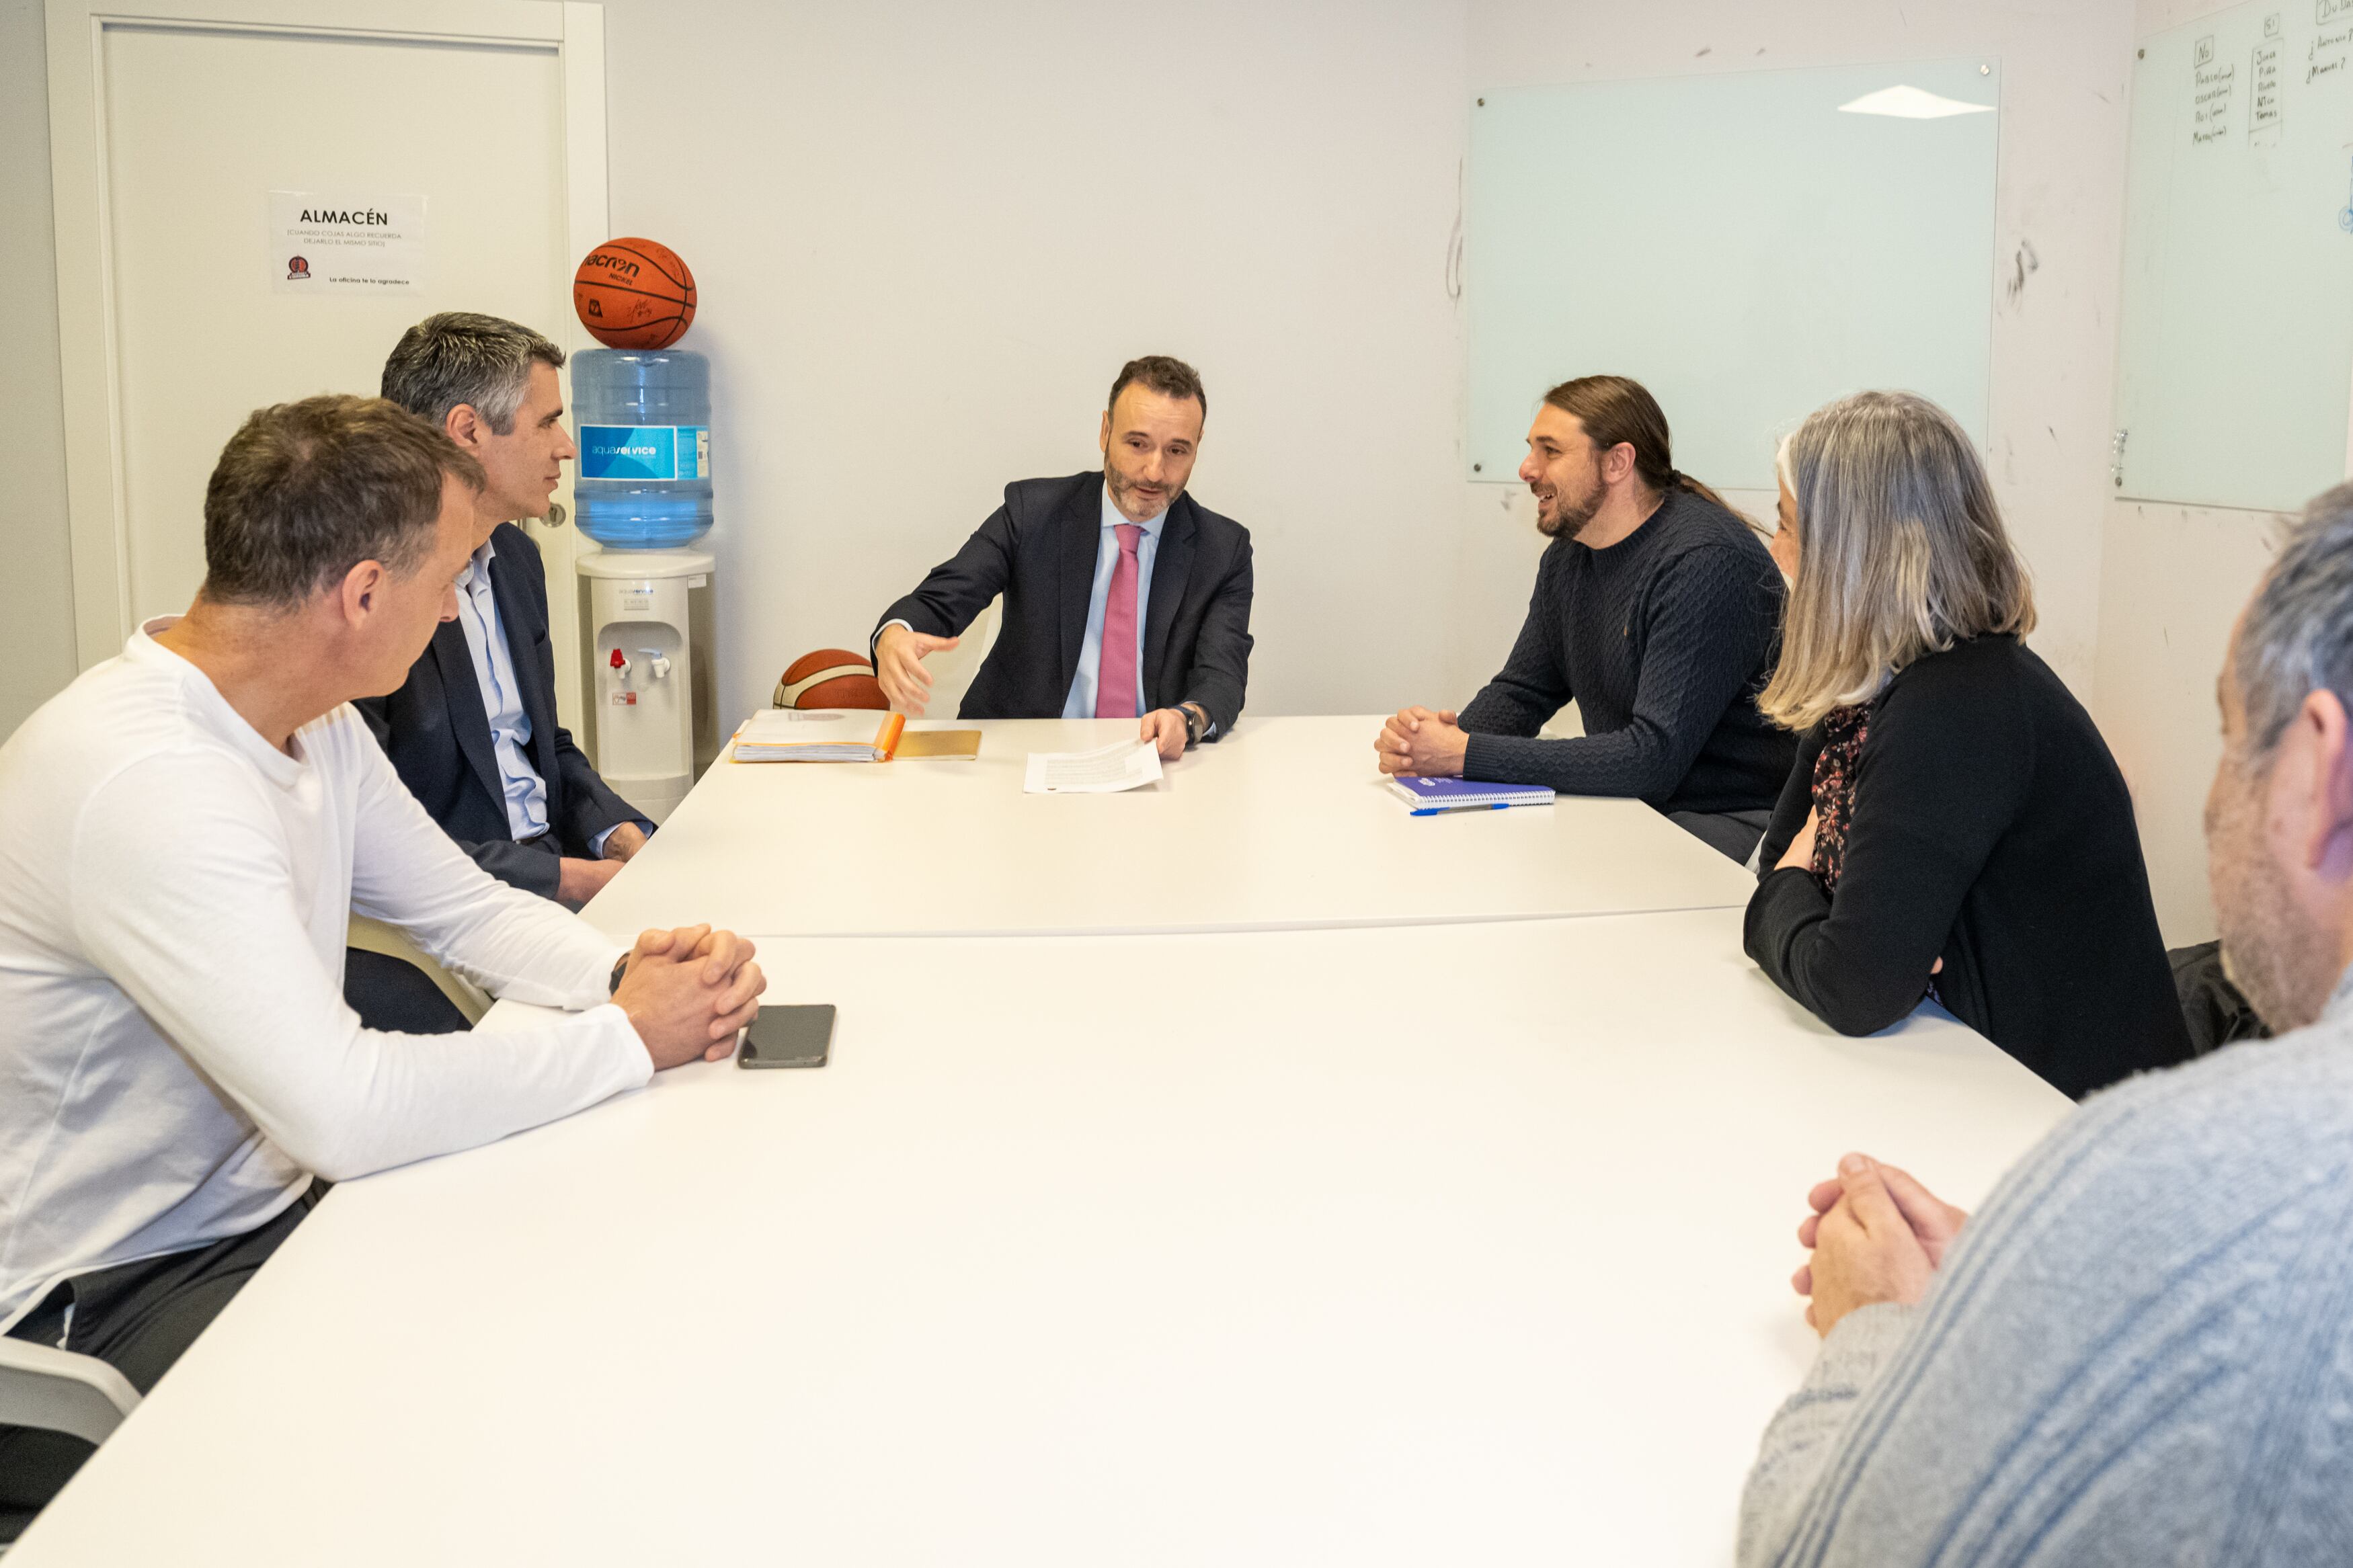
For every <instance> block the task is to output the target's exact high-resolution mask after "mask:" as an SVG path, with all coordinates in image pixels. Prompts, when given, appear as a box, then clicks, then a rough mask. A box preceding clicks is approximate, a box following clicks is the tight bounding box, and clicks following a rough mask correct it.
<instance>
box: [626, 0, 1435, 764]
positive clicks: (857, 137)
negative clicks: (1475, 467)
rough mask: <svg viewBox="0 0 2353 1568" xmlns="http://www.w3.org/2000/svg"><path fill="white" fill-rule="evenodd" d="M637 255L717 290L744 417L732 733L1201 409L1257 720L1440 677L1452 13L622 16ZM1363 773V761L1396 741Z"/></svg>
mask: <svg viewBox="0 0 2353 1568" xmlns="http://www.w3.org/2000/svg"><path fill="white" fill-rule="evenodd" d="M606 16H607V37H608V43H609V54H608V58H609V59H610V62H611V64H610V68H609V81H610V86H609V90H608V101H609V104H610V111H611V125H612V132H611V153H612V164H611V167H612V193H613V205H612V212H613V222H614V225H615V226H616V228H617V229H618V230H620V231H623V232H628V233H636V234H644V235H649V236H651V237H655V238H658V239H659V240H661V241H663V242H664V243H665V244H668V245H670V246H671V247H673V248H675V249H676V250H678V251H679V253H680V254H681V255H682V256H683V257H685V258H686V259H687V261H688V263H689V265H691V267H692V268H694V271H695V278H696V281H697V283H698V285H699V287H700V289H701V290H702V313H701V315H700V316H699V318H698V320H697V322H696V324H695V327H694V329H693V331H692V332H691V335H690V336H689V337H688V338H687V340H686V342H685V344H684V345H683V346H686V347H691V348H695V349H699V350H701V351H702V352H703V353H708V354H710V355H711V357H712V362H713V363H712V369H713V391H714V396H715V398H716V399H717V400H718V406H717V408H716V409H715V411H714V415H713V421H714V425H715V426H716V427H717V433H718V437H719V442H720V443H723V444H718V443H715V444H714V450H713V464H714V470H715V471H714V476H713V477H714V479H715V481H716V483H717V486H718V496H719V509H720V517H721V520H722V521H721V522H720V524H719V526H718V528H717V529H716V530H714V531H713V534H712V542H713V544H714V546H715V548H716V549H717V550H718V552H719V553H720V555H721V558H722V560H723V563H724V565H725V570H726V573H727V575H726V577H725V579H724V581H723V584H722V586H721V595H720V614H721V616H722V618H723V645H722V646H723V659H722V662H723V680H722V699H723V703H724V704H725V706H726V708H727V709H728V710H729V711H731V712H735V713H740V712H741V711H743V710H745V709H746V708H748V707H750V706H752V705H754V704H757V703H764V702H765V701H766V700H767V696H768V690H769V688H770V686H771V685H772V684H773V683H774V682H775V679H776V675H777V673H778V672H779V671H781V670H782V669H783V668H784V667H785V666H786V664H787V663H788V662H789V661H790V660H791V659H793V658H796V657H797V656H798V655H799V654H802V653H804V652H807V651H808V650H809V649H811V648H816V647H826V646H840V647H853V648H857V647H863V646H864V643H865V637H866V636H867V634H868V632H869V631H870V630H871V628H872V626H873V625H874V622H875V620H876V618H877V617H878V616H879V615H880V613H881V610H882V608H883V607H884V606H885V605H887V604H889V603H890V601H891V600H892V599H894V598H896V597H897V596H898V595H901V594H902V593H904V592H906V591H907V590H908V589H909V588H911V587H913V585H914V584H915V583H916V582H917V581H919V580H920V579H921V577H922V575H923V573H924V571H926V570H927V569H928V568H929V567H930V566H931V565H932V564H933V563H935V562H937V561H939V560H942V559H944V557H945V556H946V555H948V554H949V553H950V552H952V551H953V550H954V549H955V547H956V545H957V544H959V543H960V542H962V541H963V539H964V537H965V535H966V534H967V533H969V532H970V531H972V529H973V528H975V527H976V525H977V524H978V523H979V522H980V521H981V520H982V519H983V518H984V517H986V516H987V514H988V512H989V511H990V510H992V509H993V508H994V507H995V506H996V505H997V501H998V500H999V498H1000V495H1001V492H1002V490H1003V488H1004V486H1005V484H1006V483H1007V482H1008V480H1012V479H1021V478H1026V477H1030V476H1034V475H1040V474H1059V473H1071V472H1075V471H1078V470H1080V469H1082V468H1095V467H1098V466H1100V462H1101V459H1100V458H1099V456H1098V455H1097V452H1096V448H1095V436H1096V420H1097V416H1098V415H1099V413H1100V411H1101V409H1102V407H1103V395H1104V393H1105V392H1106V391H1107V390H1108V388H1109V386H1110V383H1111V378H1112V376H1113V374H1114V373H1115V372H1116V371H1117V370H1118V368H1119V365H1120V363H1121V362H1122V361H1123V360H1124V359H1126V358H1127V357H1129V356H1131V355H1133V354H1137V353H1154V352H1159V353H1174V354H1177V355H1180V356H1182V357H1183V358H1185V359H1187V360H1189V361H1190V362H1191V363H1193V364H1195V365H1196V366H1197V367H1198V369H1199V370H1200V372H1201V374H1202V376H1203V379H1204V381H1205V383H1206V384H1207V386H1208V395H1209V419H1208V429H1207V432H1206V435H1205V438H1204V441H1203V444H1202V447H1201V456H1200V460H1199V464H1198V468H1196V470H1195V475H1194V481H1193V492H1194V494H1195V496H1196V497H1197V498H1198V500H1200V501H1201V502H1202V503H1203V504H1204V505H1207V506H1209V507H1211V508H1213V509H1215V510H1219V511H1223V512H1226V513H1229V515H1231V516H1234V517H1236V518H1239V519H1240V521H1242V522H1244V523H1245V524H1247V525H1248V526H1249V527H1250V531H1251V534H1252V538H1253V540H1254V542H1255V545H1256V549H1257V563H1258V598H1257V605H1256V608H1255V611H1254V614H1253V616H1252V626H1253V630H1254V631H1255V633H1256V635H1257V637H1258V648H1257V652H1256V654H1255V656H1254V657H1253V660H1252V666H1251V680H1250V710H1252V711H1254V712H1258V713H1261V714H1265V713H1282V712H1300V711H1349V710H1355V711H1370V710H1375V709H1378V708H1382V707H1385V706H1393V705H1395V704H1396V703H1397V702H1398V701H1399V700H1405V699H1406V698H1408V697H1409V696H1410V695H1412V694H1413V693H1415V692H1419V691H1423V690H1426V689H1428V688H1429V687H1430V685H1431V683H1432V680H1433V679H1434V678H1435V676H1436V675H1437V673H1438V671H1439V669H1440V658H1441V654H1440V650H1441V648H1442V647H1443V646H1444V641H1445V621H1446V618H1447V615H1446V611H1447V595H1446V574H1447V572H1448V570H1449V568H1450V566H1451V542H1452V534H1453V531H1454V527H1455V521H1456V518H1457V516H1458V514H1459V511H1460V500H1459V497H1460V480H1459V478H1458V475H1459V471H1460V470H1459V466H1458V463H1459V459H1458V456H1457V453H1458V444H1459V440H1460V437H1459V433H1458V430H1459V425H1460V414H1459V403H1460V395H1461V393H1460V384H1461V333H1460V329H1459V318H1458V313H1457V309H1456V306H1455V304H1454V302H1453V301H1452V300H1451V299H1450V298H1449V297H1448V294H1447V290H1446V256H1447V246H1448V240H1449V237H1450V234H1451V227H1452V225H1453V222H1454V216H1455V200H1456V171H1457V163H1458V161H1459V159H1460V157H1461V150H1462V146H1463V139H1464V135H1465V124H1466V120H1465V111H1464V106H1463V100H1462V81H1463V68H1462V47H1463V39H1464V22H1463V13H1462V9H1461V5H1458V4H1453V3H1451V0H1438V3H1419V0H1388V3H1381V4H1365V3H1352V0H1286V3H1283V4H1277V5H1267V4H1263V3H1262V0H1189V3H1186V4H1179V5H1163V6H1159V7H1155V8H1153V9H1152V10H1150V11H1148V12H1134V11H1124V10H1118V9H1105V8H1104V7H1103V6H1101V5H1092V4H1086V3H1084V0H1007V3H1002V4H996V5H985V6H981V5H944V4H939V3H937V0H878V3H875V4H870V5H860V6H846V5H821V4H812V3H794V4H773V3H769V0H608V3H607V6H606ZM1369 740H1370V737H1369V736H1368V737H1367V743H1368V744H1369Z"/></svg>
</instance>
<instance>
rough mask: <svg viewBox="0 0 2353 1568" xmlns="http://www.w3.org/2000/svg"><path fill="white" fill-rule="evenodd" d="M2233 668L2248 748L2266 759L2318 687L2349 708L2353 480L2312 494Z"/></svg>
mask: <svg viewBox="0 0 2353 1568" xmlns="http://www.w3.org/2000/svg"><path fill="white" fill-rule="evenodd" d="M2231 662H2232V670H2233V672H2234V675H2235V679H2237V680H2238V683H2239V694H2240V696H2241V698H2242V700H2244V701H2245V703H2246V713H2247V726H2246V733H2245V739H2244V742H2243V743H2244V746H2245V754H2246V756H2247V757H2249V758H2250V759H2251V760H2253V762H2255V763H2257V764H2258V765H2261V764H2263V763H2268V762H2269V761H2270V758H2271V754H2272V752H2274V750H2275V749H2276V748H2277V747H2278V745H2279V742H2280V736H2281V735H2283V734H2284V733H2285V732H2286V731H2287V726H2288V721H2290V720H2292V719H2294V718H2295V713H2296V710H2297V709H2298V708H2300V707H2302V706H2303V705H2304V700H2305V699H2306V697H2307V696H2309V695H2311V694H2312V693H2313V692H2315V691H2333V692H2335V693H2336V694H2337V700H2339V701H2341V702H2343V703H2344V704H2345V706H2346V708H2347V709H2348V710H2353V484H2344V485H2339V486H2337V488H2336V489H2333V490H2329V491H2327V492H2325V493H2324V494H2322V495H2319V496H2317V497H2316V498H2314V500H2313V502H2312V504H2311V505H2310V506H2307V507H2306V508H2305V510H2304V515H2303V516H2302V517H2301V518H2299V519H2298V520H2297V521H2295V524H2294V525H2293V526H2291V528H2290V529H2289V531H2288V534H2287V540H2286V544H2285V547H2284V549H2282V550H2281V552H2280V557H2279V559H2278V560H2277V561H2276V562H2274V563H2273V565H2272V569H2271V571H2270V573H2269V574H2267V575H2265V577H2264V578H2263V586H2262V587H2260V588H2257V589H2256V590H2255V596H2254V600H2253V603H2251V604H2250V605H2248V606H2247V617H2246V620H2245V622H2244V624H2243V625H2242V626H2240V628H2239V643H2238V648H2237V651H2236V652H2235V653H2234V654H2233V655H2232V661H2231Z"/></svg>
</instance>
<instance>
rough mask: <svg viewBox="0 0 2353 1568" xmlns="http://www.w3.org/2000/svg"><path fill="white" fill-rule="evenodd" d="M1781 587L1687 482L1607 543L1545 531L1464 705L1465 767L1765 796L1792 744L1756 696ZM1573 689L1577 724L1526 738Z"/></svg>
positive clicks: (1759, 804) (1701, 797)
mask: <svg viewBox="0 0 2353 1568" xmlns="http://www.w3.org/2000/svg"><path fill="white" fill-rule="evenodd" d="M1783 595H1784V590H1783V588H1782V585H1781V574H1780V573H1779V572H1778V570H1776V569H1775V567H1774V565H1773V559H1772V557H1771V556H1769V555H1767V553H1766V552H1765V546H1764V544H1763V543H1762V542H1760V541H1759V540H1758V539H1757V535H1756V534H1755V533H1754V532H1753V531H1750V529H1749V528H1748V526H1747V525H1746V523H1744V522H1742V521H1740V520H1739V519H1738V518H1736V517H1735V516H1733V515H1732V514H1731V513H1730V512H1728V511H1725V510H1724V509H1723V508H1721V507H1718V506H1713V505H1711V504H1709V503H1708V502H1707V501H1705V500H1701V499H1700V498H1699V497H1698V496H1696V495H1694V494H1693V493H1692V492H1690V491H1689V490H1684V489H1675V490H1672V491H1670V492H1668V494H1667V496H1666V499H1665V500H1663V501H1662V503H1661V504H1660V507H1659V510H1657V511H1655V512H1653V513H1652V514H1651V517H1650V519H1649V521H1645V522H1644V523H1643V524H1642V526H1641V527H1640V528H1638V529H1636V530H1635V531H1633V532H1632V533H1630V534H1629V535H1628V536H1627V537H1626V538H1624V539H1621V540H1620V541H1619V542H1617V543H1615V544H1613V545H1611V546H1609V548H1608V549H1606V550H1593V549H1589V548H1588V547H1587V546H1585V545H1582V544H1579V543H1577V542H1576V541H1574V540H1569V539H1556V540H1554V541H1553V542H1552V545H1551V547H1550V548H1549V549H1547V550H1546V552H1544V559H1543V562H1542V563H1540V564H1539V565H1538V566H1537V568H1536V588H1535V595H1534V596H1533V597H1532V598H1530V599H1529V601H1528V619H1527V624H1526V625H1525V626H1522V627H1521V628H1520V640H1519V641H1518V642H1517V643H1516V644H1514V647H1513V648H1512V657H1511V658H1510V660H1509V661H1508V662H1507V663H1505V664H1504V668H1503V671H1502V673H1500V674H1498V675H1497V676H1496V677H1495V679H1493V680H1491V681H1489V682H1488V683H1487V684H1486V686H1485V688H1484V689H1482V690H1481V691H1480V693H1479V695H1478V696H1477V697H1475V698H1473V699H1472V700H1471V705H1470V706H1469V707H1467V708H1465V709H1463V710H1462V715H1461V719H1462V727H1463V729H1465V730H1467V731H1471V746H1470V752H1469V754H1468V755H1467V756H1466V757H1465V758H1464V759H1463V766H1462V776H1463V777H1465V778H1471V779H1488V780H1493V781H1495V782H1497V783H1505V784H1546V785H1549V786H1550V787H1552V788H1553V789H1556V790H1560V791H1563V792H1564V793H1567V794H1569V795H1631V796H1634V797H1636V798H1638V799H1641V800H1646V801H1649V802H1650V803H1651V805H1655V806H1657V807H1658V808H1659V809H1660V810H1662V811H1711V812H1722V811H1769V810H1770V809H1772V806H1773V804H1774V802H1775V801H1776V800H1778V798H1779V796H1780V794H1781V784H1782V781H1783V780H1784V779H1786V778H1787V777H1788V773H1789V765H1790V763H1791V762H1792V761H1793V760H1794V759H1795V757H1796V755H1797V737H1796V736H1794V735H1791V734H1790V733H1789V732H1788V731H1785V730H1781V729H1778V728H1777V727H1775V726H1774V725H1772V724H1770V723H1767V721H1766V720H1765V716H1764V715H1763V714H1761V713H1759V712H1758V711H1757V692H1759V691H1761V690H1763V689H1764V687H1765V682H1766V679H1767V678H1768V677H1769V676H1770V675H1771V674H1772V671H1773V660H1774V657H1775V647H1776V643H1777V639H1778V637H1779V635H1780V626H1781V606H1782V602H1783ZM1572 697H1573V698H1575V699H1576V700H1577V710H1578V712H1579V713H1580V714H1581V715H1582V716H1583V718H1584V720H1585V733H1584V735H1583V736H1581V737H1579V738H1577V739H1576V740H1566V741H1550V740H1536V739H1534V738H1533V737H1534V736H1535V733H1536V731H1538V730H1539V729H1541V728H1542V727H1543V725H1544V722H1545V721H1546V720H1547V719H1549V718H1551V717H1552V716H1553V715H1554V714H1555V713H1556V712H1557V711H1559V710H1560V708H1561V706H1562V705H1563V704H1564V703H1566V702H1567V701H1568V700H1569V699H1571V698H1572Z"/></svg>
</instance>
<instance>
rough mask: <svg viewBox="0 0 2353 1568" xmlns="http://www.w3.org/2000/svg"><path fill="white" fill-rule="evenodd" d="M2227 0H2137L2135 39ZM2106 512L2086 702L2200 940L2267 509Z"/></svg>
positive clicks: (2166, 894) (2266, 558) (2272, 528)
mask: <svg viewBox="0 0 2353 1568" xmlns="http://www.w3.org/2000/svg"><path fill="white" fill-rule="evenodd" d="M2230 3H2231V0H2140V3H2139V5H2138V10H2137V19H2136V25H2135V27H2134V36H2135V37H2145V36H2147V34H2150V33H2159V32H2163V31H2165V30H2167V29H2168V28H2170V27H2178V26H2181V25H2182V24H2183V23H2186V22H2189V21H2192V20H2195V19H2196V18H2197V17H2199V16H2204V15H2206V14H2207V13H2209V12H2211V11H2220V10H2221V9H2223V8H2224V6H2225V5H2228V4H2230ZM2279 521H2280V520H2279V519H2278V518H2277V517H2275V516H2274V515H2273V514H2272V513H2269V512H2259V511H2235V510H2225V509H2221V508H2209V507H2177V506H2144V505H2140V504H2138V503H2136V502H2130V501H2111V502H2110V503H2109V505H2108V508H2107V515H2106V518H2105V545H2104V549H2103V552H2102V554H2101V570H2100V608H2101V617H2102V618H2101V623H2100V656H2099V682H2098V692H2099V701H2098V704H2097V707H2096V711H2097V713H2098V714H2099V719H2100V727H2101V729H2102V731H2104V732H2105V734H2106V735H2107V738H2108V744H2109V745H2110V746H2111V747H2113V748H2114V749H2115V751H2116V760H2117V762H2118V763H2121V764H2123V767H2124V770H2125V776H2126V778H2128V779H2130V780H2131V781H2132V784H2133V795H2134V799H2135V802H2136V804H2137V805H2138V807H2139V810H2140V826H2141V844H2142V847H2143V848H2144V849H2145V850H2146V851H2147V856H2148V876H2149V886H2150V889H2151V890H2152V891H2153V892H2155V893H2156V895H2157V913H2158V920H2159V921H2160V922H2162V924H2163V926H2164V928H2165V938H2166V941H2168V942H2171V943H2173V944H2175V945H2177V946H2179V945H2181V944H2184V943H2187V942H2204V941H2207V940H2208V939H2210V938H2211V937H2212V936H2213V934H2214V910H2213V904H2212V902H2211V900H2210V899H2209V898H2208V895H2207V889H2206V847H2205V837H2204V834H2203V831H2202V828H2201V826H2200V822H2201V816H2202V814H2203V811H2204V808H2205V802H2206V786H2207V784H2208V782H2209V781H2210V780H2211V778H2212V776H2213V773H2214V764H2215V763H2216V761H2217V760H2219V759H2220V757H2221V752H2222V742H2221V721H2220V720H2219V719H2218V718H2217V716H2216V714H2215V711H2214V678H2215V676H2216V675H2217V674H2218V673H2219V672H2220V671H2221V668H2222V656H2223V651H2224V647H2225V645H2226V644H2227V643H2228V642H2229V640H2230V633H2231V625H2232V621H2234V620H2235V619H2236V618H2237V616H2238V613H2239V608H2240V606H2241V605H2242V604H2244V603H2245V601H2246V599H2247V596H2248V595H2250V594H2252V593H2253V591H2254V585H2255V582H2256V580H2257V579H2258V578H2260V577H2261V576H2262V575H2263V570H2264V568H2265V566H2267V565H2268V564H2269V563H2270V561H2271V558H2272V553H2273V546H2274V541H2275V539H2276V537H2277V529H2278V525H2279Z"/></svg>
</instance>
